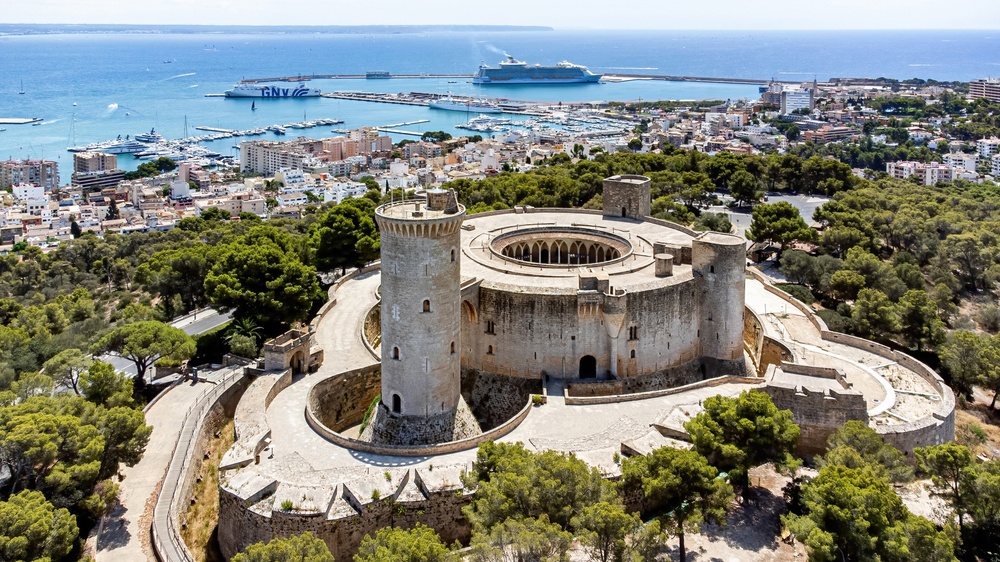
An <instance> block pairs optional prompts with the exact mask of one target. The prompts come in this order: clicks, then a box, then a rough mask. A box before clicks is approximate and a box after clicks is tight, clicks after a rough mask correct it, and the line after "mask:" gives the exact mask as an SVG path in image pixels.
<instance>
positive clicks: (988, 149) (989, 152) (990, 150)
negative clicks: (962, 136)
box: [976, 137, 1000, 160]
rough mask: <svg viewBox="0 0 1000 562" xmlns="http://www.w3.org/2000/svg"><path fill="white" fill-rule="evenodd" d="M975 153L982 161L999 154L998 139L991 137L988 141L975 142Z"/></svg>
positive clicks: (999, 141) (999, 140)
mask: <svg viewBox="0 0 1000 562" xmlns="http://www.w3.org/2000/svg"><path fill="white" fill-rule="evenodd" d="M976 152H978V153H979V157H980V158H983V159H984V160H985V159H987V158H992V157H993V155H994V154H997V153H998V152H1000V139H998V138H997V137H991V138H988V139H979V140H977V141H976Z"/></svg>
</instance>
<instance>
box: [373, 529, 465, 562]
mask: <svg viewBox="0 0 1000 562" xmlns="http://www.w3.org/2000/svg"><path fill="white" fill-rule="evenodd" d="M447 556H448V547H447V546H445V544H444V543H443V542H441V539H440V538H439V537H438V536H437V533H435V532H434V530H433V529H431V528H430V527H427V526H424V525H420V524H418V525H417V526H416V527H414V528H412V529H407V530H404V529H399V528H395V527H385V528H383V529H379V530H378V531H377V532H376V533H375V536H374V537H372V536H370V535H366V536H365V538H364V540H362V541H361V546H360V547H359V548H358V553H357V554H355V555H354V562H443V561H444V560H446V558H447Z"/></svg>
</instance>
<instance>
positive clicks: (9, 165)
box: [0, 160, 59, 191]
mask: <svg viewBox="0 0 1000 562" xmlns="http://www.w3.org/2000/svg"><path fill="white" fill-rule="evenodd" d="M19 183H33V184H36V185H40V186H42V187H43V188H44V189H45V191H52V190H53V189H56V188H58V187H59V163H58V162H53V161H51V160H7V161H5V162H0V189H7V188H8V187H10V186H12V185H15V184H19Z"/></svg>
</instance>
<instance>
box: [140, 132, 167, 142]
mask: <svg viewBox="0 0 1000 562" xmlns="http://www.w3.org/2000/svg"><path fill="white" fill-rule="evenodd" d="M133 138H135V140H137V141H139V142H145V143H153V142H163V140H164V138H163V135H161V134H160V133H157V132H156V129H150V130H149V133H139V134H138V135H136V136H135V137H133Z"/></svg>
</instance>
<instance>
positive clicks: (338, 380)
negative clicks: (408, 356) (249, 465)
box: [305, 365, 531, 457]
mask: <svg viewBox="0 0 1000 562" xmlns="http://www.w3.org/2000/svg"><path fill="white" fill-rule="evenodd" d="M380 372H381V368H380V366H379V365H372V366H370V367H364V368H362V369H356V370H353V371H348V372H346V373H340V374H338V375H334V376H332V377H330V378H328V379H326V380H323V381H320V382H318V383H316V385H314V386H313V388H312V389H311V390H310V391H309V399H308V401H307V403H306V407H305V416H306V421H307V422H308V423H309V427H311V428H312V429H313V431H315V432H316V433H318V434H320V435H321V436H323V438H324V439H326V440H328V441H330V442H331V443H334V444H336V445H339V446H341V447H344V448H346V449H351V450H354V451H362V452H365V453H371V454H376V455H390V456H408V457H413V456H428V455H441V454H446V453H454V452H458V451H464V450H467V449H472V448H474V447H478V446H479V445H481V444H483V443H485V442H487V441H491V440H496V439H500V438H501V437H503V436H505V435H507V434H508V433H510V432H511V431H513V430H514V428H516V427H517V426H518V425H519V424H520V423H521V422H522V421H524V418H526V417H527V416H528V413H529V412H530V411H531V399H530V398H529V399H528V401H527V403H526V404H525V405H524V406H523V407H522V408H521V409H520V411H518V412H517V414H516V415H515V416H514V417H513V418H511V419H509V420H507V421H505V422H504V423H502V424H500V425H498V426H497V427H494V428H493V429H490V430H488V431H484V432H483V433H482V434H481V435H477V436H475V437H470V438H468V439H461V440H458V441H449V442H447V443H436V444H433V445H424V446H415V447H399V446H390V445H382V444H375V443H370V442H367V441H361V440H358V439H352V438H349V437H345V436H344V435H342V434H341V433H340V431H344V430H346V429H348V428H350V427H353V426H355V425H357V424H359V423H361V421H362V419H363V418H364V415H365V412H366V411H367V409H368V406H369V405H370V404H371V403H372V402H373V401H374V399H375V397H377V396H378V394H379V392H380V390H381V377H380V376H379V373H380Z"/></svg>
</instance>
